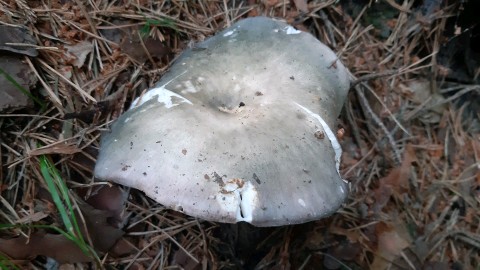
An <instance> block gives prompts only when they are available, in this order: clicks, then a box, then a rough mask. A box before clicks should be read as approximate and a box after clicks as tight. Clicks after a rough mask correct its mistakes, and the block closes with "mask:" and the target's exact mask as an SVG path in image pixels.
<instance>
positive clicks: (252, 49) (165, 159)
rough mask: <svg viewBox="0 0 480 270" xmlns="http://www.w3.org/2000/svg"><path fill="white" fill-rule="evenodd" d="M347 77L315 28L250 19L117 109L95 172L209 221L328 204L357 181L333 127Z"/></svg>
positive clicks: (336, 203) (274, 220)
mask: <svg viewBox="0 0 480 270" xmlns="http://www.w3.org/2000/svg"><path fill="white" fill-rule="evenodd" d="M349 83H350V82H349V79H348V72H347V70H346V69H345V67H344V66H343V65H342V64H341V63H340V61H338V59H337V57H336V55H335V53H334V52H332V51H331V50H330V49H329V48H328V47H327V46H325V45H323V44H322V43H321V42H319V41H318V40H317V39H315V38H314V37H313V36H312V35H310V34H308V33H304V32H300V31H298V30H296V29H295V28H293V27H291V26H289V25H287V24H285V23H283V22H281V21H277V20H274V19H269V18H264V17H256V18H249V19H245V20H242V21H240V22H238V23H236V24H234V25H232V26H231V27H230V28H228V29H225V30H224V31H222V32H220V33H218V34H217V35H215V36H214V37H212V38H209V39H207V40H205V41H204V42H202V43H199V44H197V45H196V46H195V47H194V48H192V49H189V50H187V51H185V52H184V53H183V54H182V55H181V56H180V57H179V58H178V59H177V60H176V62H175V63H174V64H173V65H172V67H171V68H170V70H169V71H168V72H167V73H166V74H165V75H164V76H163V77H162V79H161V80H160V82H159V83H158V84H157V86H156V87H155V88H153V89H151V90H149V91H148V92H146V93H145V94H144V95H143V96H141V97H140V98H138V99H137V100H135V101H134V102H133V104H132V107H131V108H130V109H129V110H128V111H127V112H126V113H124V114H123V115H122V116H121V117H119V118H118V119H117V120H116V122H115V123H114V124H113V125H112V127H111V132H108V133H106V134H104V135H103V138H102V142H101V148H100V154H99V156H98V159H97V164H96V167H95V176H96V177H97V178H98V179H102V180H109V181H113V182H116V183H119V184H122V185H125V186H130V187H134V188H137V189H139V190H142V191H144V192H145V193H146V194H147V195H148V196H149V197H151V198H153V199H154V200H156V201H158V202H160V203H162V204H163V205H165V206H167V207H169V208H172V209H175V210H178V211H182V212H185V213H186V214H188V215H191V216H195V217H199V218H202V219H205V220H210V221H219V222H227V223H235V222H239V221H246V222H249V223H251V224H253V225H256V226H279V225H286V224H296V223H303V222H307V221H311V220H317V219H319V218H321V217H324V216H328V215H330V214H332V213H333V212H335V211H336V210H337V209H338V208H339V207H340V206H341V204H342V203H343V202H344V200H345V198H346V196H347V193H348V192H347V185H346V183H345V182H344V181H343V180H342V178H341V176H340V174H339V162H340V156H341V148H340V145H339V143H338V141H337V139H336V137H335V134H334V131H333V130H332V129H334V127H335V126H334V122H335V120H336V118H337V117H338V115H339V113H340V110H341V108H342V106H343V102H344V100H345V98H346V95H347V91H348V88H349Z"/></svg>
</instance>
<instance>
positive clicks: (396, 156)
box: [355, 85, 401, 166]
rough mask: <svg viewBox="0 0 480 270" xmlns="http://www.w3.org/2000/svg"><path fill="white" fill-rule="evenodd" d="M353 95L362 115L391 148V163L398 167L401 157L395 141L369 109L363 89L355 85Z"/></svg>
mask: <svg viewBox="0 0 480 270" xmlns="http://www.w3.org/2000/svg"><path fill="white" fill-rule="evenodd" d="M355 93H356V94H357V96H358V99H359V101H360V104H361V105H362V109H363V110H364V113H365V114H366V115H365V116H367V117H370V118H371V119H372V120H373V122H374V123H375V124H376V125H377V126H379V127H380V129H381V130H382V132H383V133H384V135H385V136H386V137H387V140H388V143H389V144H390V147H391V148H392V152H393V161H394V162H395V165H396V166H400V164H401V155H400V153H399V152H398V149H397V146H396V144H395V139H394V138H393V136H392V134H390V132H389V131H388V129H387V127H385V125H384V124H383V123H382V120H380V118H379V117H378V116H377V115H376V114H375V112H373V110H372V108H371V107H370V104H368V101H367V98H366V97H365V94H364V93H363V89H362V88H361V87H359V86H358V85H357V86H356V87H355Z"/></svg>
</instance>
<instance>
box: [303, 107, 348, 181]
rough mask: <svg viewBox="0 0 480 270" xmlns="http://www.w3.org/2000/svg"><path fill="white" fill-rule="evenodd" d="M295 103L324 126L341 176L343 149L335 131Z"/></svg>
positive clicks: (318, 116) (320, 118)
mask: <svg viewBox="0 0 480 270" xmlns="http://www.w3.org/2000/svg"><path fill="white" fill-rule="evenodd" d="M294 103H295V104H296V105H297V106H298V107H300V108H301V109H302V110H304V111H305V112H306V113H307V114H308V115H310V116H311V117H313V118H315V119H316V120H318V122H320V125H322V128H323V130H324V131H325V134H327V137H328V139H329V140H330V143H331V144H332V148H333V151H335V167H336V169H337V173H338V175H340V158H341V157H342V147H341V146H340V143H339V142H338V140H337V137H336V136H335V134H334V133H333V131H332V130H331V129H330V127H329V126H328V125H327V123H326V122H325V120H323V118H322V117H321V116H320V115H318V114H316V113H314V112H312V111H310V110H309V109H307V108H305V107H303V106H302V105H300V104H298V103H296V102H294ZM340 177H341V176H340ZM343 181H345V180H343Z"/></svg>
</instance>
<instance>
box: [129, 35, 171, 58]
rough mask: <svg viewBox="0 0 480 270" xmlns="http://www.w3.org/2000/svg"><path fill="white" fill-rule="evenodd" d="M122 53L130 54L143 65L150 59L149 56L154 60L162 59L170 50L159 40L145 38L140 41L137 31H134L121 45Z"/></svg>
mask: <svg viewBox="0 0 480 270" xmlns="http://www.w3.org/2000/svg"><path fill="white" fill-rule="evenodd" d="M120 48H121V49H122V52H123V53H125V54H128V55H129V56H130V57H132V58H133V59H134V60H135V61H138V62H140V63H143V62H145V61H147V60H148V59H149V55H150V56H151V57H153V58H157V59H160V58H162V57H164V56H165V55H167V54H168V53H169V52H170V50H169V49H168V48H167V47H165V45H163V42H161V41H160V40H158V39H153V38H151V37H145V38H142V40H140V36H139V33H138V31H137V30H132V31H131V32H130V33H129V34H127V35H126V36H125V37H124V38H123V40H122V42H121V43H120Z"/></svg>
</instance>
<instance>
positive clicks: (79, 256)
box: [0, 233, 92, 263]
mask: <svg viewBox="0 0 480 270" xmlns="http://www.w3.org/2000/svg"><path fill="white" fill-rule="evenodd" d="M0 252H2V253H4V254H6V255H7V256H9V257H10V258H12V259H14V260H28V259H32V258H34V257H36V256H39V255H41V256H46V257H50V258H54V259H55V260H56V261H58V262H59V263H69V262H90V261H92V259H91V258H90V257H88V256H87V255H85V254H84V253H83V252H82V251H81V249H80V248H79V247H78V246H77V245H75V243H74V242H72V241H70V240H68V239H67V238H65V237H64V236H63V235H57V234H42V233H35V234H33V235H31V236H30V238H26V237H24V236H19V237H17V238H13V239H1V238H0Z"/></svg>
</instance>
